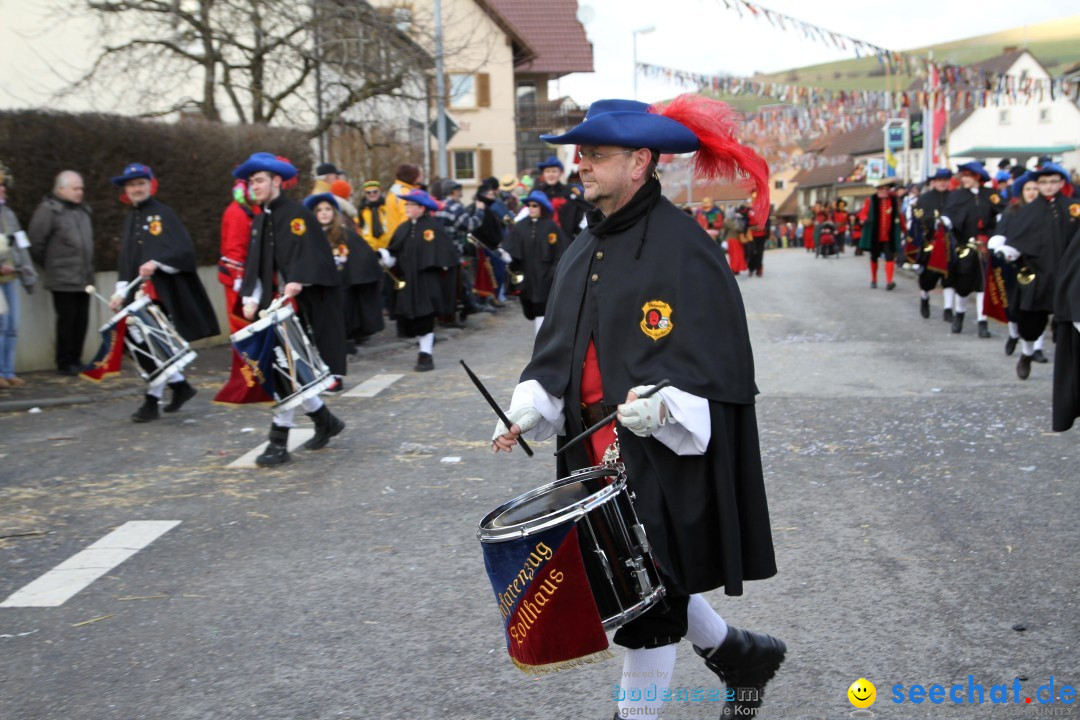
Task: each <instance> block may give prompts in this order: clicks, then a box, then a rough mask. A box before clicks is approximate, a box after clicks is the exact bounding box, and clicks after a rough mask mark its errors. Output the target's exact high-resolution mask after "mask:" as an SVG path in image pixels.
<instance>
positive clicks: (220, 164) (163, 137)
mask: <svg viewBox="0 0 1080 720" xmlns="http://www.w3.org/2000/svg"><path fill="white" fill-rule="evenodd" d="M258 151H267V152H273V153H275V154H277V155H284V156H286V157H288V158H289V159H290V160H292V162H293V164H294V165H296V166H297V167H298V168H300V170H301V183H300V184H301V187H305V188H306V187H309V186H310V185H311V182H312V178H311V170H312V168H313V164H312V162H313V161H312V150H311V145H310V142H309V141H308V139H307V136H306V135H305V134H304V133H302V132H299V131H296V130H288V129H283V128H275V127H265V126H261V125H222V124H218V123H212V122H206V121H201V120H194V121H190V122H181V123H164V122H150V121H145V120H138V119H135V118H128V117H121V116H118V115H101V114H66V113H56V112H45V111H40V110H25V111H0V163H2V164H3V165H5V166H7V168H8V169H9V171H10V172H11V175H12V176H13V178H14V183H13V187H11V188H9V190H8V203H9V205H10V206H11V208H12V209H13V210H14V211H15V213H16V215H18V217H19V221H20V222H21V223H22V224H23V226H24V227H25V226H26V225H29V223H30V217H31V215H32V214H33V212H34V209H35V208H36V207H37V205H38V203H39V202H41V199H42V198H43V197H44V196H45V194H46V193H48V192H49V191H50V190H52V186H53V180H54V179H55V177H56V174H57V173H59V172H60V171H61V170H75V171H77V172H79V173H80V174H82V176H83V180H84V181H85V183H86V196H85V202H87V203H88V204H89V205H90V207H91V208H92V209H93V218H94V220H93V224H94V241H95V254H94V265H95V267H96V269H97V270H115V269H116V256H117V251H118V250H119V244H120V233H121V230H122V229H123V224H122V223H123V217H124V213H125V212H126V211H127V208H128V206H126V205H124V204H122V203H120V202H119V200H118V199H117V197H118V196H119V192H118V191H117V189H116V188H115V187H114V186H113V185H112V183H110V182H109V178H110V177H113V176H115V175H119V174H120V172H121V171H122V170H123V168H124V166H125V165H126V164H128V163H131V162H141V163H145V164H147V165H149V166H150V167H151V168H152V169H153V170H154V175H155V176H156V177H157V179H158V183H159V189H158V197H159V198H160V199H161V201H162V202H164V203H166V204H167V205H169V206H171V207H172V208H173V210H175V211H176V213H177V215H179V216H180V219H181V220H182V221H183V222H184V225H185V226H186V227H187V229H188V232H189V233H190V234H191V239H192V241H193V242H194V243H195V252H196V255H197V257H198V262H199V264H200V265H212V264H216V263H217V260H218V257H219V256H220V253H219V243H220V228H221V213H222V211H224V209H225V207H226V206H227V205H228V204H229V202H230V200H231V188H232V183H233V178H232V175H231V172H232V169H233V168H234V167H236V166H237V165H239V164H240V163H241V162H242V161H243V160H244V159H245V158H247V156H248V155H250V154H251V153H253V152H258Z"/></svg>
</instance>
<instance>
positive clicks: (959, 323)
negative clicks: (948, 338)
mask: <svg viewBox="0 0 1080 720" xmlns="http://www.w3.org/2000/svg"><path fill="white" fill-rule="evenodd" d="M952 331H953V332H954V333H956V334H960V333H961V332H963V331H964V313H962V312H958V313H956V315H955V316H954V317H953V321H952Z"/></svg>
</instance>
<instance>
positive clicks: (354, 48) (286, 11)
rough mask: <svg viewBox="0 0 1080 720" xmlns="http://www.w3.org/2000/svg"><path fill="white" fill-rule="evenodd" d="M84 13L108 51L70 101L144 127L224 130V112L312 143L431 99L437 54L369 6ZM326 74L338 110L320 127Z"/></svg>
mask: <svg viewBox="0 0 1080 720" xmlns="http://www.w3.org/2000/svg"><path fill="white" fill-rule="evenodd" d="M69 7H70V6H67V5H65V6H63V10H62V12H65V13H67V12H70V11H69V10H68V8H69ZM58 10H59V8H58ZM82 10H83V11H84V12H87V13H90V14H91V15H92V16H93V17H95V18H96V19H97V20H98V21H99V23H100V26H99V37H100V38H102V41H103V47H102V48H101V50H100V51H99V52H98V54H97V56H96V57H95V59H94V61H93V63H92V65H91V67H90V68H89V69H88V70H87V71H86V72H84V73H83V74H82V75H81V76H80V77H78V78H77V79H76V80H74V81H73V82H71V83H70V85H69V86H68V88H67V89H66V90H65V93H67V94H72V93H77V92H84V91H89V92H91V93H94V94H95V95H97V96H98V97H99V98H101V99H103V100H104V101H105V102H106V103H108V104H109V105H111V106H113V107H116V106H123V107H133V108H136V109H137V111H138V112H140V113H141V114H142V115H146V116H162V115H168V114H172V113H175V112H177V111H188V112H191V111H194V112H197V113H198V114H199V115H201V116H203V117H205V118H207V119H210V120H220V119H221V118H222V116H223V113H224V111H225V108H227V109H228V111H229V114H230V115H232V116H234V118H235V119H236V120H237V121H239V122H241V123H258V124H269V123H274V122H278V123H288V124H293V125H299V126H305V127H309V128H310V132H311V135H312V136H315V135H319V134H321V133H323V132H324V131H325V130H326V129H327V128H329V127H330V126H331V125H333V124H334V123H335V122H337V121H338V120H339V119H340V118H342V117H343V116H344V115H345V114H347V113H348V112H349V111H350V110H351V109H353V108H355V107H357V106H359V105H362V104H364V103H365V102H368V101H371V100H372V99H375V98H395V97H413V98H414V99H422V98H423V97H424V96H425V95H426V85H425V83H424V81H423V78H424V77H425V76H426V74H427V72H428V71H429V69H430V67H431V64H432V62H431V58H430V56H429V54H428V53H427V52H426V51H425V50H424V49H423V47H422V45H420V44H418V43H417V42H415V41H414V40H413V39H412V38H411V37H410V36H409V35H407V34H406V33H405V32H403V31H402V28H401V27H399V25H398V23H397V22H396V21H395V17H394V13H393V12H392V11H387V10H380V9H376V8H374V7H372V6H371V5H369V4H368V3H366V2H363V0H309V2H308V3H304V2H297V1H296V0H84V5H83V6H82ZM317 71H318V72H319V73H320V75H321V77H322V78H324V79H325V83H324V84H323V86H322V88H321V96H322V97H324V98H327V99H329V101H330V102H329V105H328V107H327V108H326V111H325V112H323V113H319V114H318V119H316V120H312V117H313V116H314V115H316V113H314V112H313V111H314V109H315V103H314V102H313V100H314V99H315V98H314V95H315V92H314V90H313V85H314V77H315V74H316V72H317ZM222 96H223V97H224V99H225V105H224V106H223V105H221V103H220V100H219V98H220V97H222Z"/></svg>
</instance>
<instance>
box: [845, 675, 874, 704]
mask: <svg viewBox="0 0 1080 720" xmlns="http://www.w3.org/2000/svg"><path fill="white" fill-rule="evenodd" d="M847 697H848V700H850V701H851V704H852V705H854V706H855V707H857V708H868V707H870V706H871V705H873V704H874V701H875V700H877V688H875V687H874V684H873V683H872V682H870V681H869V680H867V679H866V678H859V679H858V680H856V681H855V682H853V683H851V687H849V688H848V689H847Z"/></svg>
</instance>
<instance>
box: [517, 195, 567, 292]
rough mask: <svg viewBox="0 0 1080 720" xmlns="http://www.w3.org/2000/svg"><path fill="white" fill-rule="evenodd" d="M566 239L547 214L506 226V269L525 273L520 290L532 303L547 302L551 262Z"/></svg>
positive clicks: (551, 279)
mask: <svg viewBox="0 0 1080 720" xmlns="http://www.w3.org/2000/svg"><path fill="white" fill-rule="evenodd" d="M569 244H570V241H569V240H567V239H566V235H565V234H564V233H563V231H562V230H560V229H559V226H558V225H556V224H555V221H554V220H552V219H551V218H550V217H549V216H547V215H541V216H540V217H539V218H537V219H536V220H533V219H532V218H525V219H524V220H522V221H521V222H519V223H517V224H516V225H514V227H513V229H511V230H510V237H508V238H507V239H506V244H505V247H504V249H505V250H506V252H507V253H509V254H510V258H511V262H510V270H511V271H512V272H514V273H521V274H523V275H524V276H525V282H524V284H523V285H522V286H520V288H519V289H520V290H521V294H522V296H523V297H525V299H527V300H528V301H529V302H532V303H538V304H539V303H544V302H547V299H548V294H549V293H550V292H551V283H552V282H553V281H554V280H555V265H556V263H558V262H559V258H560V257H562V254H563V253H564V252H565V251H566V248H567V246H568V245H569Z"/></svg>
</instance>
